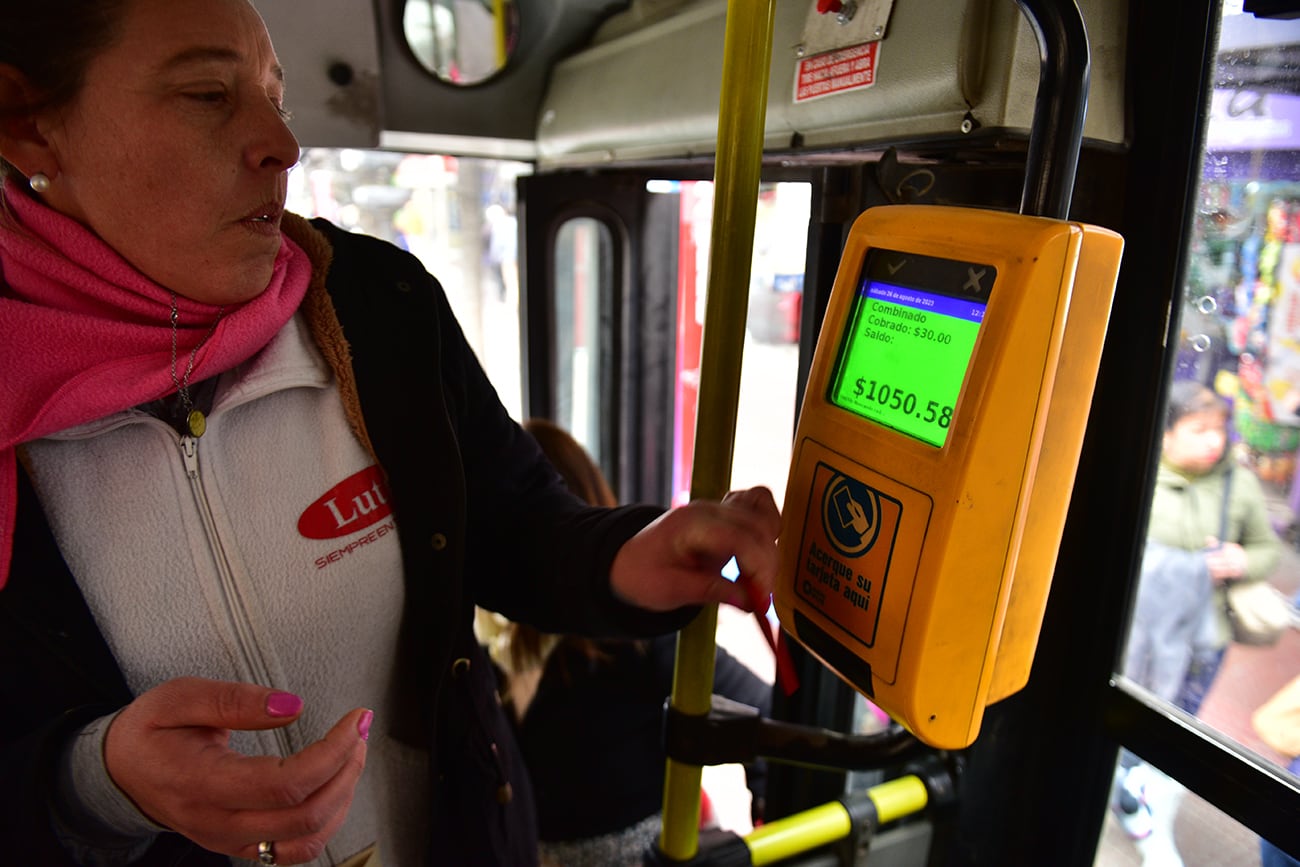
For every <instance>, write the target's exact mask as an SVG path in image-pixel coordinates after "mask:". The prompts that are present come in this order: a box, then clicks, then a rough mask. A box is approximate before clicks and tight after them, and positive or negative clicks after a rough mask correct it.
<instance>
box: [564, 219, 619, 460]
mask: <svg viewBox="0 0 1300 867" xmlns="http://www.w3.org/2000/svg"><path fill="white" fill-rule="evenodd" d="M613 261H614V237H613V234H612V233H611V232H610V229H609V227H608V226H606V225H605V224H604V223H601V222H600V221H599V220H595V219H593V218H591V217H575V218H573V219H571V220H566V221H565V222H564V224H563V225H561V226H560V229H559V232H557V233H556V239H555V275H554V276H555V335H554V341H555V342H554V347H555V356H554V357H555V359H556V361H555V363H556V368H557V369H556V371H555V389H556V391H555V412H556V416H555V417H556V421H557V423H558V424H560V425H561V426H562V427H564V428H565V429H566V430H568V431H569V432H570V433H572V434H573V436H574V438H576V439H577V440H578V442H580V443H582V444H583V445H584V446H585V447H586V448H587V450H588V451H589V452H591V454H592V456H593V457H594V458H595V459H596V462H597V463H600V462H601V461H602V460H603V458H604V455H603V454H602V448H601V387H600V376H601V371H602V366H601V365H600V363H599V361H600V358H601V357H602V351H607V350H608V348H607V347H601V346H599V345H598V339H599V336H600V334H602V333H603V332H602V330H601V329H600V327H599V325H600V322H601V320H602V317H604V316H607V315H609V311H607V310H605V309H604V307H605V305H606V304H607V299H609V298H611V297H612V293H613V289H614V266H613ZM606 367H608V366H606Z"/></svg>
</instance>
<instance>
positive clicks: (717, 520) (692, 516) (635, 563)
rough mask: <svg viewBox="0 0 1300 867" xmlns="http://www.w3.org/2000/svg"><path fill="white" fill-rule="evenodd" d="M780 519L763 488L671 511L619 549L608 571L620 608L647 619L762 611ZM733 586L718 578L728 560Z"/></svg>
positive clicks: (772, 571) (772, 579)
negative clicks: (709, 610) (704, 607)
mask: <svg viewBox="0 0 1300 867" xmlns="http://www.w3.org/2000/svg"><path fill="white" fill-rule="evenodd" d="M780 532H781V513H780V511H779V510H778V509H777V507H776V501H775V500H774V499H773V498H772V492H771V491H769V490H768V489H767V488H762V487H759V488H749V489H748V490H743V491H732V492H731V493H729V494H727V495H726V496H725V497H723V499H722V502H712V501H707V500H696V501H694V502H692V503H689V504H687V505H685V506H681V507H679V508H676V509H673V510H672V511H670V512H667V513H666V514H664V515H663V516H661V517H660V518H659V519H658V520H656V521H655V522H654V523H652V524H650V525H649V526H647V527H646V528H645V529H643V530H642V531H641V532H640V533H638V534H636V535H635V536H633V537H632V538H631V539H629V540H627V542H626V543H624V545H623V547H622V548H620V549H619V552H618V554H617V555H616V556H615V557H614V563H613V566H612V567H611V568H610V584H611V586H612V587H613V588H614V593H615V594H616V595H617V596H618V597H619V598H620V599H622V600H623V601H625V602H629V603H631V604H633V605H638V606H640V607H642V608H647V609H649V610H651V611H671V610H672V609H674V608H680V607H681V606H683V605H701V604H704V603H709V602H729V603H731V604H732V605H735V606H736V607H738V608H742V609H744V610H746V611H752V610H753V609H754V606H755V604H761V605H762V606H764V607H766V605H767V599H768V597H769V596H771V594H772V587H773V586H774V584H775V582H776V568H777V549H776V537H777V536H778V535H779V534H780ZM733 556H734V557H735V558H736V562H737V564H738V565H739V566H740V579H739V580H738V581H737V582H736V583H735V584H733V583H731V582H730V581H728V580H727V579H726V578H723V577H722V574H721V572H722V567H723V566H725V565H726V564H727V561H728V560H730V559H731V558H732V557H733Z"/></svg>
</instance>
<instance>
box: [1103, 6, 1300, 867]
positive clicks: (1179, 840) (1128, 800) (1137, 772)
mask: <svg viewBox="0 0 1300 867" xmlns="http://www.w3.org/2000/svg"><path fill="white" fill-rule="evenodd" d="M1240 6H1241V4H1240V2H1238V3H1237V4H1236V6H1235V8H1234V7H1233V5H1232V4H1227V5H1226V6H1225V8H1224V12H1223V21H1222V29H1221V33H1220V41H1219V46H1218V54H1217V60H1216V64H1215V69H1214V76H1213V80H1214V90H1213V94H1212V98H1211V103H1210V112H1209V121H1208V126H1207V129H1206V136H1205V153H1204V160H1203V164H1202V174H1201V177H1200V178H1199V183H1198V189H1197V193H1196V213H1195V218H1194V223H1193V226H1192V227H1191V231H1190V235H1189V238H1188V240H1187V265H1186V271H1185V274H1184V280H1183V285H1184V295H1183V299H1182V304H1181V310H1180V312H1179V323H1180V329H1179V334H1178V343H1177V346H1176V347H1175V348H1174V357H1173V359H1172V364H1173V371H1172V381H1171V385H1170V389H1169V397H1168V400H1167V402H1166V405H1165V406H1164V408H1163V409H1164V413H1163V418H1162V421H1163V433H1162V434H1161V440H1160V453H1161V459H1160V466H1159V468H1158V470H1157V472H1158V477H1157V482H1156V486H1155V490H1154V492H1153V495H1152V502H1151V518H1150V522H1149V524H1148V526H1147V531H1146V545H1145V549H1144V553H1143V557H1142V571H1141V577H1140V579H1139V585H1138V590H1137V599H1136V601H1135V604H1134V614H1133V621H1132V625H1131V628H1130V632H1129V636H1128V641H1127V645H1126V648H1125V653H1124V658H1123V660H1122V663H1121V671H1120V672H1119V674H1120V675H1121V678H1120V683H1121V685H1122V686H1123V687H1124V688H1126V689H1129V690H1131V691H1133V692H1135V693H1136V694H1137V695H1139V696H1140V697H1142V698H1143V699H1144V700H1147V701H1149V702H1151V703H1153V704H1155V705H1156V706H1158V707H1160V708H1162V709H1164V710H1165V711H1166V712H1168V713H1169V714H1171V715H1174V716H1181V717H1183V718H1189V717H1190V718H1195V720H1197V721H1198V722H1199V723H1200V724H1203V725H1205V726H1207V727H1209V728H1210V729H1211V730H1213V731H1214V732H1215V733H1216V734H1217V735H1218V736H1220V737H1222V738H1223V739H1224V740H1226V741H1230V742H1233V743H1235V744H1237V745H1239V746H1240V747H1241V748H1244V749H1246V750H1249V751H1251V752H1254V753H1256V754H1258V755H1259V756H1261V757H1263V758H1264V759H1265V760H1266V761H1268V762H1272V763H1274V764H1276V765H1278V766H1279V767H1281V768H1283V769H1286V768H1289V769H1290V770H1291V772H1300V763H1298V762H1297V760H1296V757H1295V749H1296V748H1295V746H1294V739H1295V737H1296V732H1295V730H1294V728H1293V729H1292V731H1291V733H1290V739H1289V740H1288V739H1287V738H1286V736H1285V734H1284V733H1282V734H1280V733H1279V732H1278V731H1277V730H1276V729H1277V727H1276V726H1275V725H1273V724H1270V723H1269V722H1268V720H1267V719H1266V718H1265V717H1266V716H1267V715H1266V714H1263V715H1261V714H1260V713H1259V710H1260V708H1261V706H1263V705H1265V703H1266V702H1268V701H1269V699H1270V697H1272V696H1273V695H1275V694H1276V693H1277V692H1278V691H1279V690H1281V689H1282V688H1283V687H1284V686H1286V684H1288V683H1289V682H1290V681H1292V680H1293V679H1295V678H1296V677H1297V676H1300V631H1297V630H1296V629H1294V628H1289V627H1288V628H1283V629H1281V630H1280V631H1279V632H1278V633H1277V634H1276V635H1275V636H1274V637H1272V638H1271V639H1270V640H1266V641H1259V642H1257V643H1253V642H1247V641H1246V640H1245V637H1244V636H1243V635H1240V634H1234V630H1233V626H1232V622H1231V620H1230V618H1229V616H1228V614H1227V608H1226V607H1225V606H1226V604H1227V600H1228V598H1229V596H1231V595H1234V594H1236V593H1238V592H1239V590H1240V588H1245V587H1248V586H1252V585H1253V586H1254V587H1255V588H1256V589H1257V590H1258V589H1261V588H1272V589H1273V590H1275V591H1276V592H1275V593H1274V594H1273V596H1274V599H1275V603H1274V607H1275V608H1277V609H1280V610H1282V611H1283V612H1284V613H1285V607H1286V605H1287V603H1288V602H1289V601H1290V600H1294V599H1295V597H1296V595H1297V591H1298V590H1300V554H1298V553H1297V541H1298V540H1300V533H1297V523H1296V514H1297V510H1298V509H1300V479H1298V478H1297V466H1296V463H1297V462H1296V450H1297V446H1300V67H1298V66H1297V58H1300V22H1296V21H1287V20H1278V19H1271V20H1270V19H1257V18H1255V17H1254V16H1253V15H1251V14H1246V13H1243V12H1242V11H1241V8H1240ZM1289 725H1290V726H1292V727H1294V726H1295V722H1294V721H1292V722H1290V723H1289ZM1198 804H1199V802H1198V801H1197V799H1195V798H1194V796H1190V795H1187V796H1185V795H1184V793H1183V792H1182V789H1181V787H1179V786H1178V785H1177V784H1175V783H1172V782H1171V781H1170V780H1169V779H1168V778H1166V777H1164V776H1163V775H1162V774H1161V773H1160V771H1159V770H1158V769H1156V768H1152V767H1150V766H1148V765H1146V764H1145V763H1143V762H1142V761H1141V759H1140V758H1139V757H1137V756H1134V755H1132V754H1130V753H1128V752H1127V751H1124V752H1122V753H1121V757H1120V761H1119V766H1118V767H1117V769H1116V775H1115V786H1114V790H1113V795H1112V799H1111V809H1110V811H1109V815H1108V819H1107V822H1108V825H1107V831H1106V841H1105V843H1104V845H1103V846H1102V847H1101V848H1100V849H1099V851H1098V857H1097V863H1098V864H1105V865H1112V864H1130V863H1138V860H1134V855H1133V853H1134V852H1138V853H1141V854H1149V855H1150V859H1151V860H1149V861H1148V863H1152V861H1154V859H1155V858H1156V857H1157V856H1161V855H1164V856H1167V855H1168V854H1169V853H1181V857H1182V859H1183V861H1184V862H1185V863H1188V864H1192V863H1205V864H1209V863H1216V864H1217V863H1259V861H1258V858H1259V849H1258V843H1257V841H1256V840H1255V839H1254V837H1253V835H1251V834H1250V832H1248V831H1245V829H1242V828H1241V827H1240V826H1239V825H1236V823H1234V822H1231V821H1230V820H1228V819H1226V818H1225V817H1223V816H1222V815H1220V814H1218V813H1217V812H1216V811H1213V810H1210V809H1208V808H1205V807H1204V805H1203V804H1200V805H1199V806H1198ZM1194 811H1198V812H1195V815H1194V816H1193V815H1192V814H1193V812H1194ZM1243 838H1244V841H1245V842H1244V843H1242V842H1241V841H1242V839H1243ZM1239 845H1243V846H1244V847H1245V849H1246V850H1247V851H1248V853H1249V854H1250V857H1251V858H1252V859H1254V860H1243V861H1240V862H1238V860H1237V859H1236V856H1235V855H1234V854H1233V853H1232V850H1233V847H1237V846H1239ZM1139 860H1140V859H1139ZM1166 860H1170V859H1168V858H1166ZM1170 863H1178V862H1177V860H1176V859H1172V860H1170Z"/></svg>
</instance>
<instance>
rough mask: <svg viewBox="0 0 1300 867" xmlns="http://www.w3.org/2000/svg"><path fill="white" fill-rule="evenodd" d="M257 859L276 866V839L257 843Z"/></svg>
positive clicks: (270, 866) (270, 865)
mask: <svg viewBox="0 0 1300 867" xmlns="http://www.w3.org/2000/svg"><path fill="white" fill-rule="evenodd" d="M257 860H258V861H261V862H262V863H263V864H265V865H267V867H276V865H275V841H274V840H263V841H262V842H260V843H258V844H257Z"/></svg>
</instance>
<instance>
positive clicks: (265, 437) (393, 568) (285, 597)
mask: <svg viewBox="0 0 1300 867" xmlns="http://www.w3.org/2000/svg"><path fill="white" fill-rule="evenodd" d="M27 453H28V456H29V458H30V461H31V467H32V476H33V482H34V484H35V487H36V491H37V493H38V495H39V497H40V500H41V502H42V504H43V506H44V508H45V511H46V514H47V515H48V516H49V520H50V526H51V528H52V529H53V532H54V536H55V538H56V540H57V541H58V544H59V548H60V550H61V551H62V552H63V555H64V557H65V559H66V560H67V563H68V565H69V567H70V568H71V570H72V574H73V575H74V576H75V577H76V580H77V583H78V585H79V587H80V588H81V592H82V593H83V595H84V596H85V598H86V601H87V603H88V604H89V606H90V610H91V612H92V613H93V614H94V616H95V620H96V622H97V623H98V624H99V627H100V629H101V630H102V632H103V633H104V636H105V638H106V639H107V641H108V644H109V646H110V647H111V648H112V650H113V653H114V655H115V656H116V658H117V660H118V662H119V664H120V665H121V666H122V669H123V672H124V674H125V676H126V679H127V683H128V684H129V685H130V687H131V689H132V690H133V691H134V692H135V693H137V694H138V693H141V692H144V691H145V690H148V689H150V688H152V687H154V686H157V685H158V684H159V683H162V682H163V681H165V680H169V679H171V678H174V677H180V676H184V675H197V676H201V677H209V678H215V679H221V680H235V681H245V682H252V683H260V684H263V685H266V686H271V687H276V688H279V689H284V690H288V691H290V692H293V693H296V694H297V695H300V696H301V697H302V698H303V700H304V702H305V709H304V711H303V714H302V717H301V719H299V720H298V721H297V722H295V723H294V724H293V725H291V726H288V727H286V728H283V729H278V730H276V731H273V732H238V733H236V734H235V736H234V738H233V739H232V745H233V746H234V748H235V749H237V750H239V751H241V752H245V753H257V754H278V755H287V754H289V753H291V752H296V751H298V750H301V749H302V748H303V747H305V746H306V745H307V744H309V743H311V742H312V741H315V740H317V739H319V738H320V737H322V736H323V735H324V734H325V732H326V731H327V730H328V729H329V728H330V727H331V726H333V725H334V723H335V722H337V721H338V719H339V718H340V717H341V716H343V714H345V713H347V712H348V711H349V710H351V709H352V708H355V707H361V706H364V707H369V708H372V709H374V711H375V723H374V725H373V727H372V729H371V736H370V741H369V747H368V757H367V766H366V770H365V773H364V774H363V775H362V778H361V782H360V783H359V784H358V789H357V793H356V798H355V799H354V801H353V805H352V808H351V811H350V813H349V817H348V820H347V822H346V823H345V824H344V826H343V827H342V829H341V830H340V831H339V832H338V834H337V835H336V836H335V837H334V838H333V841H332V843H331V844H330V846H329V848H328V850H327V852H326V854H325V856H323V857H322V858H321V859H319V860H318V861H316V862H313V863H314V864H318V865H322V867H324V865H332V864H335V863H337V862H339V861H342V860H344V859H346V858H347V857H349V856H351V855H352V854H354V853H355V852H357V851H359V850H361V849H363V848H365V847H366V846H368V845H370V844H371V843H373V842H375V841H376V840H378V841H379V842H380V844H381V849H382V857H383V861H384V864H385V867H409V865H416V864H418V863H420V862H421V860H422V848H421V847H422V845H423V842H424V837H423V829H424V828H425V826H426V822H425V820H424V818H423V817H424V814H425V811H426V810H427V805H428V780H427V762H426V756H425V755H424V754H423V753H420V752H418V751H415V750H412V749H410V748H407V747H404V746H402V745H400V744H398V743H396V742H394V741H392V740H391V739H389V738H387V737H386V736H385V731H386V726H385V724H384V717H385V711H386V709H387V708H389V707H390V705H391V703H392V701H391V700H392V696H393V694H394V693H393V691H394V690H396V689H400V688H402V687H401V685H397V684H393V683H392V682H391V672H392V669H393V664H392V663H393V655H394V652H395V648H396V644H397V633H398V625H399V623H400V621H401V611H402V603H403V597H404V594H403V586H402V564H401V553H400V551H399V547H398V536H397V527H396V524H395V522H394V519H393V516H392V514H391V508H390V504H389V503H388V492H387V489H386V487H385V485H384V482H383V480H382V477H381V474H380V473H379V471H378V468H377V467H376V466H375V464H374V460H373V458H372V457H371V456H370V455H369V454H368V453H367V452H366V451H365V450H364V449H363V448H362V447H361V446H360V445H359V444H358V442H357V440H356V438H355V437H354V436H353V434H352V432H351V431H350V429H349V427H348V424H347V420H346V418H345V417H344V414H343V408H342V405H341V403H340V401H339V397H338V392H337V389H336V387H335V385H334V382H333V377H332V374H331V372H330V370H329V367H328V366H327V365H326V363H325V361H324V359H323V358H322V357H321V356H320V354H319V353H318V352H317V350H316V348H315V346H314V345H313V344H312V341H311V337H310V335H309V333H308V331H307V329H306V326H305V325H304V323H303V322H302V320H301V317H300V316H295V317H294V318H293V319H291V320H290V321H289V323H288V324H287V325H286V326H285V327H284V328H283V329H282V330H281V331H280V333H279V334H278V335H277V336H276V337H275V338H274V339H273V340H272V342H271V343H270V344H268V346H267V347H266V348H265V349H264V350H262V351H261V352H260V353H259V354H258V355H256V356H254V357H253V358H252V359H250V360H249V361H248V362H246V363H245V364H243V365H241V366H240V367H238V368H236V369H235V370H232V371H230V372H228V373H226V374H224V375H222V376H221V377H220V379H219V381H218V384H217V389H216V395H215V401H214V405H213V408H212V411H211V412H210V413H209V414H208V423H207V430H206V432H205V433H204V435H203V437H202V438H201V439H198V440H194V439H192V438H186V439H185V440H182V438H181V437H180V436H179V435H178V434H177V433H176V431H175V430H174V429H173V428H171V427H170V426H169V425H168V424H166V423H165V422H163V421H161V420H159V419H157V418H154V417H153V416H151V415H149V414H147V413H145V412H143V411H141V410H138V409H132V410H127V411H125V412H122V413H118V414H116V415H114V416H111V417H109V418H106V419H101V420H99V421H96V422H92V423H90V424H85V425H81V426H78V427H76V428H73V429H69V430H66V431H62V432H60V433H58V434H56V435H53V436H51V437H49V438H47V439H44V440H41V441H39V442H35V443H31V444H29V446H28V449H27ZM83 770H84V769H80V768H79V769H78V773H79V774H80V773H81V772H82V771H83Z"/></svg>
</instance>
